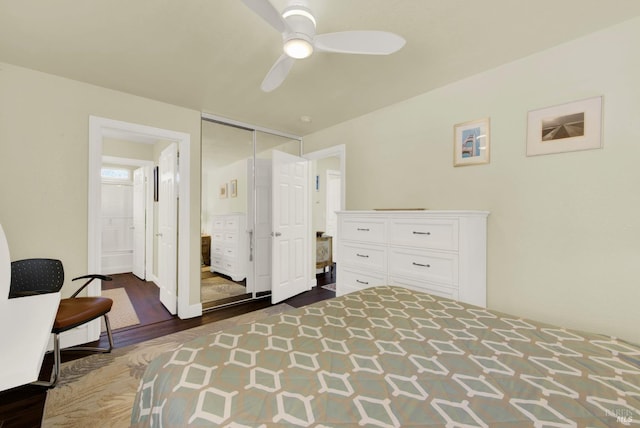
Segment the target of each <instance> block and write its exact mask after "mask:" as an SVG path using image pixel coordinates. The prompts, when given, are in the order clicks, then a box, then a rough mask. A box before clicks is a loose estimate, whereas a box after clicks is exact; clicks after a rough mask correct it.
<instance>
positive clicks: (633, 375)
mask: <svg viewBox="0 0 640 428" xmlns="http://www.w3.org/2000/svg"><path fill="white" fill-rule="evenodd" d="M131 422H132V425H133V426H154V427H156V426H164V427H177V426H232V427H241V426H247V427H259V426H263V427H270V426H311V427H322V426H333V427H345V426H376V427H399V426H403V427H407V426H409V427H454V426H463V427H492V428H493V427H522V426H550V427H564V426H567V427H571V426H579V427H583V426H588V427H610V426H624V425H633V426H637V425H640V347H639V346H637V345H634V344H630V343H627V342H624V341H620V340H616V339H614V338H611V337H608V336H602V335H595V334H588V333H582V332H575V331H570V330H566V329H563V328H558V327H554V326H551V325H546V324H541V323H537V322H532V321H529V320H524V319H521V318H518V317H513V316H509V315H505V314H502V313H499V312H495V311H490V310H486V309H482V308H478V307H475V306H471V305H467V304H464V303H460V302H456V301H452V300H449V299H444V298H439V297H435V296H432V295H429V294H425V293H419V292H415V291H411V290H408V289H405V288H401V287H376V288H370V289H366V290H362V291H358V292H355V293H351V294H348V295H344V296H342V297H338V298H334V299H330V300H325V301H322V302H318V303H316V304H313V305H310V306H306V307H302V308H298V309H294V310H291V311H288V312H286V313H284V314H281V315H276V316H272V317H269V318H266V319H263V320H260V321H259V322H255V323H253V324H248V325H242V326H238V327H234V328H232V329H229V330H226V331H223V332H219V333H216V334H210V335H206V336H202V337H200V338H198V339H195V340H193V341H190V342H187V343H185V344H183V345H182V346H181V347H179V348H178V349H176V350H175V351H173V352H169V353H167V354H165V355H162V356H160V357H158V358H157V359H155V360H154V361H153V362H152V363H151V364H150V365H149V367H148V368H147V371H146V372H145V374H144V377H143V379H142V381H141V383H140V388H139V390H138V394H137V396H136V401H135V404H134V408H133V412H132V419H131Z"/></svg>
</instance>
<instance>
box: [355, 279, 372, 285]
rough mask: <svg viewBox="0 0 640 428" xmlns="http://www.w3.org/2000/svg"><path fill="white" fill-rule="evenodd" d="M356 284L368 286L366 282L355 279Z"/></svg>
mask: <svg viewBox="0 0 640 428" xmlns="http://www.w3.org/2000/svg"><path fill="white" fill-rule="evenodd" d="M356 282H358V283H360V284H364V285H369V283H368V282H367V281H360V280H359V279H356Z"/></svg>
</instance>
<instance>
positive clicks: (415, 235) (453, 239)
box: [389, 218, 458, 251]
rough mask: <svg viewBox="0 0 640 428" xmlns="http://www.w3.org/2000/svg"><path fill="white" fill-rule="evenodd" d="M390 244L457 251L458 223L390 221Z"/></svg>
mask: <svg viewBox="0 0 640 428" xmlns="http://www.w3.org/2000/svg"><path fill="white" fill-rule="evenodd" d="M389 228H390V237H391V242H390V244H394V245H407V246H412V247H419V248H432V249H435V250H449V251H457V250H458V221H457V220H455V219H450V220H449V219H445V220H438V219H418V218H416V219H391V223H390V225H389Z"/></svg>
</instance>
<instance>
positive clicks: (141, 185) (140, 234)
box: [132, 168, 146, 279]
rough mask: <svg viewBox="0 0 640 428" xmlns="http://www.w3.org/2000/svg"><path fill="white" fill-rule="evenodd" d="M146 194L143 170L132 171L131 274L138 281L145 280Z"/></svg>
mask: <svg viewBox="0 0 640 428" xmlns="http://www.w3.org/2000/svg"><path fill="white" fill-rule="evenodd" d="M145 206H146V192H145V180H144V168H138V169H136V170H135V171H133V266H132V272H133V274H134V275H135V276H137V277H138V278H140V279H145V277H146V275H145V260H146V251H145V250H146V245H145V243H146V233H145V232H146V222H145V214H146V213H145Z"/></svg>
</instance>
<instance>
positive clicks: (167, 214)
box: [158, 143, 178, 315]
mask: <svg viewBox="0 0 640 428" xmlns="http://www.w3.org/2000/svg"><path fill="white" fill-rule="evenodd" d="M159 164H160V165H159V170H160V180H159V196H158V287H159V288H160V301H161V302H162V304H163V305H164V306H165V307H166V308H167V310H168V311H169V312H170V313H171V314H173V315H175V314H176V312H177V309H178V296H177V294H178V289H177V254H178V253H177V241H178V234H177V231H178V229H177V214H178V199H177V194H176V188H177V184H176V176H177V173H178V145H177V144H175V143H173V144H171V145H170V146H168V147H167V148H166V149H164V150H163V151H162V153H161V154H160V161H159Z"/></svg>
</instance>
